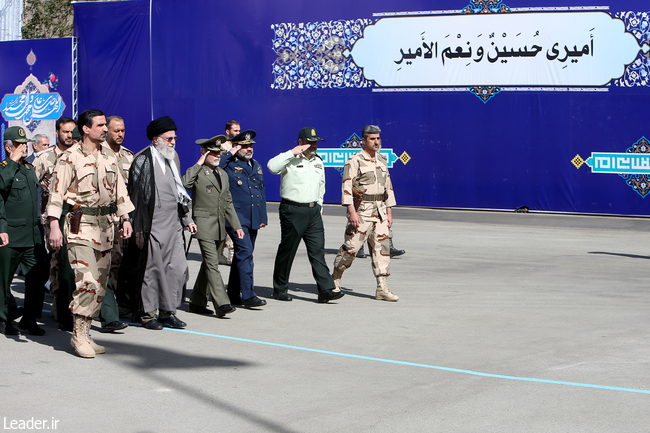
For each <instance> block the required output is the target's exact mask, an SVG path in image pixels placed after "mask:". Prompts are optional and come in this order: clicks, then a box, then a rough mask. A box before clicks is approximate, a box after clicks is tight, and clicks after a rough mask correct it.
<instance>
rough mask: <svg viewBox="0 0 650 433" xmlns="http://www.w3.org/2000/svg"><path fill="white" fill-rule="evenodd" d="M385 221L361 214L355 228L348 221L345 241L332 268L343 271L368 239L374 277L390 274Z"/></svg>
mask: <svg viewBox="0 0 650 433" xmlns="http://www.w3.org/2000/svg"><path fill="white" fill-rule="evenodd" d="M388 233H389V228H388V222H387V221H381V220H380V219H379V218H374V217H363V216H361V224H360V225H359V227H358V228H355V227H354V226H353V225H352V224H350V223H348V225H347V227H346V228H345V242H344V243H343V245H341V248H339V252H338V253H337V254H336V258H335V259H334V269H338V270H340V271H345V270H346V269H348V268H349V267H350V266H352V262H353V261H354V259H355V257H356V256H357V251H359V249H360V248H361V247H362V246H363V244H364V243H365V242H366V240H367V241H368V247H369V250H370V251H369V253H370V257H371V259H372V272H373V273H374V274H375V277H379V276H388V275H390V243H389V238H388Z"/></svg>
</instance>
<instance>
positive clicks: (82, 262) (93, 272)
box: [47, 144, 134, 317]
mask: <svg viewBox="0 0 650 433" xmlns="http://www.w3.org/2000/svg"><path fill="white" fill-rule="evenodd" d="M98 150H99V151H98V152H97V153H96V154H92V153H89V152H88V151H87V150H86V149H84V148H83V147H82V146H81V145H79V144H77V145H74V146H72V147H71V148H70V149H69V150H68V151H67V152H66V153H65V154H64V155H63V156H62V157H61V158H59V160H58V162H57V165H56V169H55V171H54V174H53V176H52V182H51V185H50V201H49V203H48V206H47V216H48V217H55V218H61V213H62V208H63V204H64V203H68V204H72V205H74V204H76V205H79V206H81V208H82V210H83V216H82V217H81V224H80V230H79V233H76V234H74V233H71V231H70V217H71V215H72V214H71V213H68V214H66V215H65V216H64V218H65V223H64V231H63V237H64V241H65V243H66V244H67V247H68V257H69V258H70V265H71V266H72V269H73V270H74V272H75V281H76V290H75V292H74V294H73V299H72V302H71V303H70V310H71V311H72V314H74V315H78V316H84V317H97V316H98V315H99V309H100V307H101V302H102V300H103V298H104V292H105V288H106V281H107V278H108V271H109V268H110V264H111V256H110V252H111V249H112V248H113V237H114V229H113V217H112V216H111V214H110V204H111V202H115V203H116V204H117V215H125V214H127V213H129V212H131V211H133V210H134V207H133V204H132V203H131V200H130V199H129V196H128V193H127V191H126V185H125V184H124V179H123V178H122V176H121V174H120V169H119V168H118V165H117V159H115V156H114V153H113V152H112V151H111V150H110V148H109V147H108V146H106V145H100V146H99V149H98Z"/></svg>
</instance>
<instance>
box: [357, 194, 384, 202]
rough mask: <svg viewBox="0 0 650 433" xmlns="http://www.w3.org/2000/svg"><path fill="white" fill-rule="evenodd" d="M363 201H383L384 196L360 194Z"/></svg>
mask: <svg viewBox="0 0 650 433" xmlns="http://www.w3.org/2000/svg"><path fill="white" fill-rule="evenodd" d="M361 199H362V200H363V201H384V194H362V196H361Z"/></svg>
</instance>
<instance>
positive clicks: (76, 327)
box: [70, 314, 95, 358]
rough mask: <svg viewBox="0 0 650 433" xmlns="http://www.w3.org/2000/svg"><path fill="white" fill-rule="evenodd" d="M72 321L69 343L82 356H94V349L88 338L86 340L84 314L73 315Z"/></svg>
mask: <svg viewBox="0 0 650 433" xmlns="http://www.w3.org/2000/svg"><path fill="white" fill-rule="evenodd" d="M72 317H73V322H72V337H71V338H70V344H71V345H72V347H73V348H74V351H75V352H77V355H79V356H81V357H82V358H94V357H95V350H94V349H93V348H92V346H91V345H90V343H89V342H88V340H86V318H85V317H84V316H78V315H76V314H75V315H74V316H72Z"/></svg>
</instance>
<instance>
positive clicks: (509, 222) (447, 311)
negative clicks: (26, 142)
mask: <svg viewBox="0 0 650 433" xmlns="http://www.w3.org/2000/svg"><path fill="white" fill-rule="evenodd" d="M394 217H395V224H394V227H393V230H394V236H395V237H394V241H395V245H396V247H398V248H403V249H405V250H406V254H405V255H403V256H401V257H398V258H394V259H393V260H392V262H391V277H390V278H389V286H390V287H391V289H392V291H393V292H394V293H396V294H398V295H399V296H400V300H399V302H397V303H389V302H383V301H376V300H374V288H375V280H374V277H373V275H372V271H371V264H370V259H357V260H356V261H355V262H354V265H353V266H352V268H350V269H349V270H348V271H346V273H345V274H344V276H343V285H344V286H345V293H346V296H344V297H343V298H342V299H340V300H338V301H334V302H331V303H329V304H318V303H317V302H316V299H317V291H316V286H315V284H314V281H313V278H312V276H311V270H310V267H309V264H308V260H307V255H306V252H305V250H304V247H301V248H300V250H299V253H298V255H297V256H296V259H295V262H294V265H293V271H292V276H291V281H292V284H291V290H290V293H291V295H292V296H293V298H294V300H293V302H280V301H276V300H274V299H273V298H272V297H271V293H272V272H273V261H274V258H275V252H276V249H277V244H278V241H279V238H280V228H279V220H278V216H277V205H276V204H269V227H267V228H265V229H263V230H262V231H261V232H260V234H259V236H258V241H257V246H256V250H255V282H256V290H257V293H258V295H259V296H260V297H261V298H264V299H266V300H267V302H268V304H267V305H266V306H265V307H263V308H260V309H257V310H245V309H238V310H237V311H236V312H235V313H233V314H231V315H229V316H226V318H224V319H217V318H216V317H215V316H212V317H205V316H199V315H195V314H190V313H188V312H187V304H183V306H182V307H181V310H180V311H179V312H178V317H179V318H181V319H182V320H184V321H186V322H187V323H188V326H187V328H186V329H185V330H182V331H179V330H169V329H165V330H162V331H151V330H147V329H143V328H141V327H138V326H130V327H129V328H127V329H125V330H124V331H123V332H118V333H114V334H102V333H100V332H98V330H97V329H96V328H97V326H99V324H98V323H96V325H95V326H94V329H93V331H92V335H93V338H94V339H95V340H96V341H97V342H98V343H99V344H102V345H104V346H106V354H103V355H97V357H96V358H95V359H82V358H79V357H78V356H76V355H75V354H74V352H73V350H72V348H71V346H70V343H69V340H70V335H69V334H68V333H65V332H62V331H58V330H57V327H56V323H55V322H54V320H53V319H52V318H50V317H49V314H47V313H45V314H44V315H43V323H44V327H45V329H46V331H47V334H46V335H45V336H43V337H32V336H30V335H21V336H20V337H4V336H0V363H1V365H2V369H1V371H2V373H1V375H0V402H1V403H0V418H2V419H1V420H0V421H1V422H2V423H3V424H2V426H3V429H5V430H11V429H12V426H15V427H16V428H13V430H20V428H19V427H20V426H21V425H22V426H23V427H28V426H29V424H28V422H29V421H30V420H31V421H32V423H34V422H35V421H47V423H46V424H42V423H41V424H39V425H40V426H41V427H44V426H46V427H49V430H56V431H60V432H78V431H84V432H102V433H104V432H109V433H112V432H138V433H145V432H152V433H153V432H278V433H285V432H286V433H289V432H397V431H399V432H518V433H519V432H590V433H593V432H647V431H650V427H649V426H650V411H649V410H648V408H650V375H649V374H648V371H649V367H650V361H649V360H650V348H649V344H648V342H649V341H650V327H649V326H648V313H649V310H650V295H649V293H648V290H647V281H648V259H650V253H649V251H648V246H647V245H648V243H647V239H648V236H649V235H650V233H648V232H649V231H650V220H647V219H642V218H614V217H593V216H570V215H549V214H515V213H502V212H466V211H465V212H464V211H445V210H423V209H406V208H396V209H395V210H394ZM324 220H325V227H326V258H327V261H328V264H329V265H330V266H331V264H332V262H333V260H334V257H335V253H336V251H337V249H338V247H339V246H340V244H341V242H342V240H343V231H344V225H345V215H344V213H343V209H342V208H341V207H340V206H326V207H325V208H324ZM189 264H190V274H191V277H190V283H189V285H188V287H189V288H190V289H191V287H192V284H193V281H194V278H195V277H196V273H197V271H198V268H199V265H200V254H199V251H198V245H197V244H196V242H195V243H194V244H193V245H192V247H191V252H190V254H189ZM228 272H229V268H228V267H222V274H223V278H224V280H226V281H227V277H228ZM22 284H23V282H22V279H21V278H16V279H15V285H14V289H15V294H16V296H17V297H18V298H21V297H22V289H23V286H22ZM50 301H51V296H50V295H46V305H45V306H44V308H46V309H47V308H49V304H48V303H49V302H50ZM12 422H13V423H14V424H12ZM21 422H22V423H23V424H21ZM25 423H27V424H25ZM32 427H35V424H34V425H32ZM54 427H56V428H54ZM23 431H37V429H36V428H31V429H23Z"/></svg>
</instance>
